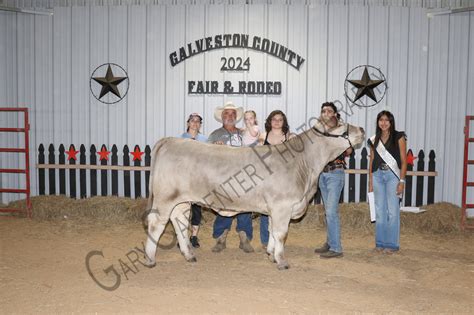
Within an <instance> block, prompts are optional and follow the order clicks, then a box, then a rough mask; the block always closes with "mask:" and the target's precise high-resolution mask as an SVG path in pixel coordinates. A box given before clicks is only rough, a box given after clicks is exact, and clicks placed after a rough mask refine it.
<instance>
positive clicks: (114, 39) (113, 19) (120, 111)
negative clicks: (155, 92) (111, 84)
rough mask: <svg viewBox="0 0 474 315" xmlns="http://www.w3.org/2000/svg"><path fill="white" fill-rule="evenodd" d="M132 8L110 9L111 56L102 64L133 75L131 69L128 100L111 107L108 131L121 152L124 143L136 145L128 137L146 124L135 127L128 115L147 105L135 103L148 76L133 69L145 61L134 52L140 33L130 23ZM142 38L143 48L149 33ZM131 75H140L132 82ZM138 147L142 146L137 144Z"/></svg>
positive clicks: (114, 7)
mask: <svg viewBox="0 0 474 315" xmlns="http://www.w3.org/2000/svg"><path fill="white" fill-rule="evenodd" d="M132 8H133V7H130V8H127V7H126V6H112V7H108V15H109V23H108V33H109V53H108V59H106V60H103V61H102V63H105V62H112V63H115V64H118V65H120V66H121V67H123V68H124V69H125V70H126V71H128V72H130V70H129V69H131V70H132V74H130V73H128V76H129V77H130V81H129V90H128V94H127V96H125V98H124V99H123V100H122V101H120V102H118V103H115V104H113V105H110V106H108V108H109V130H108V131H109V143H110V144H116V145H117V147H118V148H120V150H122V148H123V146H124V145H125V144H128V143H133V142H129V141H128V138H129V137H131V134H130V132H131V131H132V130H133V128H141V127H143V128H144V127H145V125H146V124H143V123H141V124H140V125H141V126H133V124H130V119H132V118H131V117H129V112H131V111H132V112H133V111H134V110H136V109H137V107H140V106H145V102H144V101H142V100H139V101H140V103H138V102H135V100H134V97H135V94H136V92H135V91H137V90H138V91H139V92H140V93H142V94H141V95H143V96H145V93H144V85H143V82H142V81H143V79H142V77H141V76H142V75H143V76H144V75H146V72H145V71H143V70H144V69H140V70H142V71H143V72H142V73H140V74H137V73H136V72H134V70H135V69H134V67H133V66H132V63H133V62H134V61H136V62H140V63H145V62H146V60H145V54H144V53H143V54H142V55H135V52H134V48H133V47H134V41H136V38H134V36H137V35H138V34H137V32H136V31H134V29H133V28H134V27H136V26H133V27H132V24H133V22H134V21H132V20H131V16H132V15H133V14H132V11H133V9H132ZM128 12H129V13H130V16H129V18H127V16H128V15H127V14H128ZM145 21H146V19H145V18H144V17H142V22H143V23H144V22H145ZM129 25H130V27H129ZM142 27H143V25H142ZM132 32H133V33H132ZM140 35H141V36H140V39H141V42H140V44H141V45H142V46H143V45H145V44H146V40H145V39H144V37H145V36H146V33H145V32H143V33H141V34H140ZM134 65H136V64H134ZM132 75H133V76H137V78H135V77H134V78H133V79H132V78H131V76H132ZM132 84H133V85H132ZM132 86H133V88H132ZM132 91H134V92H132ZM105 106H107V105H105ZM127 117H128V118H127ZM143 117H145V116H142V117H141V119H143ZM130 129H132V130H130ZM144 140H145V139H144V138H141V139H140V142H142V141H144ZM137 144H139V143H138V142H137ZM97 145H101V144H100V143H97ZM109 149H110V148H109ZM132 149H133V148H132Z"/></svg>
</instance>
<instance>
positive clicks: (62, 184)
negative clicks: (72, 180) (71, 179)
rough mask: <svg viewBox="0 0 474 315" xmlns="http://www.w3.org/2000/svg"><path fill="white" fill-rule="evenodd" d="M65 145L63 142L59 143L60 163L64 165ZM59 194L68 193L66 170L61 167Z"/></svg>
mask: <svg viewBox="0 0 474 315" xmlns="http://www.w3.org/2000/svg"><path fill="white" fill-rule="evenodd" d="M64 151H65V150H64V145H63V144H62V143H61V144H60V145H59V159H58V160H59V164H60V165H64V164H66V158H65V156H64ZM59 194H60V195H66V170H65V169H60V170H59Z"/></svg>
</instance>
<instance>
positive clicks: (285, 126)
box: [265, 109, 290, 135]
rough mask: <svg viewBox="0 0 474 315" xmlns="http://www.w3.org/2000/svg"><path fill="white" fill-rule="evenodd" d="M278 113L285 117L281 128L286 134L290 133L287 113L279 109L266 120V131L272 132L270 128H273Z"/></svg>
mask: <svg viewBox="0 0 474 315" xmlns="http://www.w3.org/2000/svg"><path fill="white" fill-rule="evenodd" d="M276 115H281V116H282V117H283V127H282V128H281V130H282V131H283V133H284V134H285V135H286V134H288V132H289V131H290V126H289V125H288V120H287V119H286V115H285V113H284V112H282V111H281V110H278V109H277V110H274V111H273V112H271V113H270V115H268V117H267V120H265V131H266V132H267V133H268V132H270V130H272V119H273V117H275V116H276Z"/></svg>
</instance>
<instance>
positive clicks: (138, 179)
mask: <svg viewBox="0 0 474 315" xmlns="http://www.w3.org/2000/svg"><path fill="white" fill-rule="evenodd" d="M137 150H138V151H140V147H139V146H138V145H136V146H135V148H134V149H133V151H137ZM141 163H142V162H141V158H139V159H135V160H134V161H133V166H141ZM133 179H134V185H135V198H137V197H141V196H142V176H141V171H135V172H133Z"/></svg>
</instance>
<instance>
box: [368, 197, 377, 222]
mask: <svg viewBox="0 0 474 315" xmlns="http://www.w3.org/2000/svg"><path fill="white" fill-rule="evenodd" d="M367 196H368V197H369V209H370V222H372V223H374V222H375V200H374V192H373V191H372V192H369V193H368V194H367Z"/></svg>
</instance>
